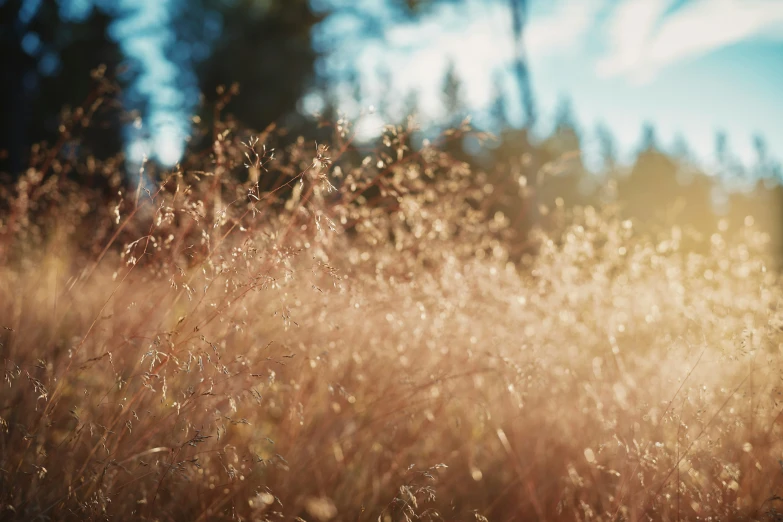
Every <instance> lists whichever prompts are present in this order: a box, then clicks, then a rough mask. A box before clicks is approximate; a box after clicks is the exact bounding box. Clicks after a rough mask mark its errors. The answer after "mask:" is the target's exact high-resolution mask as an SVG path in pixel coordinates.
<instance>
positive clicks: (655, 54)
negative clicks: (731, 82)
mask: <svg viewBox="0 0 783 522" xmlns="http://www.w3.org/2000/svg"><path fill="white" fill-rule="evenodd" d="M669 3H670V2H669V1H668V0H625V2H623V3H622V4H621V5H620V6H619V7H618V8H617V9H615V11H614V13H613V15H612V17H611V19H610V21H609V42H608V43H609V49H608V54H607V55H606V56H605V57H604V58H602V59H601V60H599V62H598V64H597V72H598V74H599V75H601V76H604V77H611V76H625V77H627V78H629V79H630V80H632V81H634V82H637V83H643V82H646V81H648V80H651V79H652V78H653V77H654V76H655V75H656V74H657V73H658V72H659V71H660V70H661V69H663V68H665V67H667V66H669V65H672V64H674V63H676V62H679V61H682V60H686V59H690V58H695V57H698V56H702V55H704V54H707V53H709V52H711V51H714V50H717V49H720V48H722V47H726V46H728V45H731V44H734V43H737V42H741V41H744V40H747V39H749V38H753V37H757V36H771V37H776V38H779V39H783V2H781V1H780V0H692V1H691V2H689V3H688V4H686V5H685V6H683V7H681V8H679V9H677V10H676V11H674V12H673V13H671V14H668V15H665V12H666V9H667V7H668V4H669Z"/></svg>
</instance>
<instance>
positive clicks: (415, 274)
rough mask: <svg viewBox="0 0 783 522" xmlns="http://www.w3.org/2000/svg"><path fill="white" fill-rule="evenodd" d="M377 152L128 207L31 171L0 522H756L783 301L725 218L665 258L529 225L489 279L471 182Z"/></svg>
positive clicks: (654, 246)
mask: <svg viewBox="0 0 783 522" xmlns="http://www.w3.org/2000/svg"><path fill="white" fill-rule="evenodd" d="M339 130H340V129H338V131H339ZM343 130H344V129H343ZM464 130H465V129H463V130H459V131H457V132H458V133H459V132H463V131H464ZM404 133H405V130H404V129H389V130H388V132H387V134H386V137H385V142H384V143H383V144H382V145H380V147H379V149H377V150H375V151H373V152H371V153H368V155H367V156H366V159H365V160H364V161H361V159H360V160H359V161H351V162H349V161H348V159H346V157H344V155H345V151H346V150H347V149H348V146H349V143H350V141H349V138H348V137H347V136H348V135H349V134H346V133H345V132H343V133H342V136H341V134H340V132H338V133H337V137H336V138H335V142H334V143H332V145H331V147H330V148H327V147H324V146H319V147H318V148H316V147H315V146H314V145H313V144H312V143H304V142H302V143H299V144H295V145H294V146H292V147H290V148H289V149H287V150H285V151H283V152H281V159H274V158H273V157H272V156H273V153H272V151H271V150H268V149H266V148H265V147H264V146H263V143H264V140H263V138H264V137H263V136H262V140H261V141H260V142H256V141H255V140H249V139H248V138H247V137H246V136H244V137H242V136H241V135H239V134H238V133H237V135H238V136H240V137H235V135H234V134H232V133H228V132H226V133H221V134H220V135H219V136H218V139H217V141H216V142H215V145H214V147H213V149H212V151H211V156H210V158H208V159H205V158H191V160H190V162H189V163H188V162H184V163H183V166H182V168H180V169H177V170H175V171H174V172H173V173H168V174H165V175H163V176H161V178H160V179H162V181H161V182H157V181H156V182H152V181H151V178H152V177H153V176H152V174H149V175H145V172H142V179H143V180H146V182H142V183H139V185H138V188H137V189H136V188H131V189H128V190H127V191H126V190H125V189H124V188H122V186H121V185H120V184H118V183H117V181H116V176H117V174H116V172H117V169H118V168H119V167H117V166H116V165H112V164H111V163H101V164H97V165H95V164H93V165H92V166H90V165H88V166H87V167H85V168H87V169H88V170H89V169H92V170H91V171H90V172H92V174H91V175H93V176H95V177H97V178H101V179H106V180H108V182H109V183H110V184H111V183H114V184H115V185H116V187H115V189H114V192H113V196H112V199H111V201H108V202H107V201H106V200H105V198H99V197H97V196H94V195H93V193H91V192H89V190H87V189H85V188H84V186H83V185H79V184H75V183H74V182H72V181H68V178H67V177H63V176H58V175H56V172H58V170H57V169H58V168H63V167H62V165H60V164H59V163H58V162H57V160H54V162H53V163H54V164H53V166H52V172H54V173H55V174H53V175H50V176H44V177H43V178H42V177H40V176H37V175H36V174H35V172H33V171H31V173H30V174H28V175H27V176H25V177H23V178H22V179H21V180H20V181H19V182H18V185H17V187H16V188H15V189H14V191H13V193H9V194H7V195H6V201H7V206H6V208H5V211H4V214H3V216H2V220H0V227H1V228H2V238H0V241H2V252H1V253H2V264H0V327H2V329H0V354H2V364H3V373H4V375H3V381H2V387H1V388H0V390H1V391H0V518H1V519H3V520H66V519H67V520H160V521H165V520H192V521H196V520H245V521H251V520H258V521H261V520H270V521H274V520H306V521H328V520H335V521H337V520H345V521H358V520H372V521H375V520H380V521H383V522H386V521H388V522H391V521H411V520H445V521H456V520H464V521H468V520H491V521H512V520H550V521H551V520H585V521H588V520H590V521H599V520H601V521H610V520H615V521H643V520H667V521H674V520H714V521H719V520H746V519H749V520H751V519H752V520H779V519H783V515H778V514H777V512H776V508H778V507H781V508H783V506H780V503H779V502H778V498H777V497H776V495H777V494H781V495H783V470H782V469H781V459H783V437H782V435H783V419H781V412H783V405H782V404H780V400H779V399H780V398H781V397H782V395H781V391H783V387H781V376H782V375H783V373H781V369H782V368H781V363H783V310H781V308H780V304H781V298H782V297H783V292H782V291H781V288H780V280H779V277H778V275H777V274H776V273H775V271H774V270H773V268H772V267H773V265H772V263H771V261H770V260H768V259H767V257H766V255H765V253H764V246H763V245H764V239H765V238H764V237H763V234H761V233H760V232H757V231H756V230H755V229H754V227H753V226H752V221H751V220H748V221H747V223H746V226H744V227H741V231H740V233H739V234H738V235H736V234H735V235H730V234H729V233H728V232H724V231H721V230H716V231H715V234H714V235H712V237H707V238H704V242H705V245H706V247H705V249H704V250H703V251H702V252H701V253H694V252H687V251H684V250H683V249H681V248H680V241H681V239H682V236H683V234H684V233H685V231H682V230H680V229H679V228H677V227H676V226H675V227H671V228H670V229H668V230H667V231H666V233H665V234H663V235H660V236H657V237H654V238H652V237H648V236H645V235H642V234H640V233H637V232H635V230H634V226H633V223H631V222H628V221H623V220H622V219H620V218H618V217H617V214H616V212H615V211H614V210H613V209H611V208H591V207H588V208H580V209H570V210H566V209H564V208H559V207H556V208H552V209H551V212H552V213H553V215H555V216H556V217H557V218H558V219H557V220H556V221H557V222H558V223H560V224H559V225H558V226H557V227H552V228H550V229H549V230H548V231H547V232H543V231H539V232H536V233H535V234H534V239H535V245H536V254H535V255H533V256H527V257H525V258H524V259H522V260H519V259H511V258H510V256H509V251H510V250H511V247H512V245H509V237H510V236H509V235H508V234H507V233H506V232H507V225H508V220H507V218H506V217H505V216H504V215H503V214H501V213H495V212H493V211H492V210H491V208H490V206H489V205H488V204H485V203H486V200H487V195H488V194H490V193H491V189H490V188H489V186H488V183H487V181H486V178H485V177H484V176H483V175H482V174H481V173H476V172H470V170H469V169H467V168H466V167H465V166H464V165H461V164H459V163H455V162H453V161H452V160H451V159H450V158H449V157H448V156H447V155H445V154H443V153H441V152H438V150H437V148H436V147H435V146H434V145H433V146H429V145H426V146H425V147H424V148H423V149H422V150H418V151H410V150H407V148H406V147H405V143H406V142H405V140H404V139H403V138H404ZM448 138H449V135H446V136H445V137H444V139H448ZM88 163H89V162H88ZM243 164H244V165H243ZM235 172H243V173H244V174H243V176H237V175H235ZM520 190H522V188H520ZM525 190H531V191H532V190H534V188H531V187H528V188H525Z"/></svg>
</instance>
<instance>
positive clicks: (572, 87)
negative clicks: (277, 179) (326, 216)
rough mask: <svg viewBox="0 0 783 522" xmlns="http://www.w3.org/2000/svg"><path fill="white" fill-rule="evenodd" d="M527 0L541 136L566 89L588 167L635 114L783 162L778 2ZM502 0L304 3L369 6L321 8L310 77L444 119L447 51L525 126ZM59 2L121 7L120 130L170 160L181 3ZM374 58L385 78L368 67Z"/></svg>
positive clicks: (355, 105)
mask: <svg viewBox="0 0 783 522" xmlns="http://www.w3.org/2000/svg"><path fill="white" fill-rule="evenodd" d="M3 1H4V0H0V3H2V2H3ZM259 1H261V0H259ZM529 2H530V15H529V21H528V25H527V29H526V32H525V42H524V45H525V50H526V53H527V55H528V57H529V62H530V69H531V77H532V84H533V89H534V93H535V96H536V101H537V105H538V111H539V115H540V117H539V125H538V128H537V130H538V131H539V132H540V133H541V134H544V133H546V132H547V131H548V130H549V129H550V128H551V125H552V122H553V117H554V115H555V112H556V110H557V107H558V105H559V104H560V102H561V101H562V100H563V99H564V97H567V98H569V99H570V100H571V102H572V103H571V105H572V107H573V110H574V112H575V117H576V121H577V123H578V124H579V126H580V128H581V130H582V136H583V144H584V148H585V154H586V156H587V159H588V162H589V161H590V160H591V155H592V156H595V155H597V144H596V143H595V139H594V135H595V133H594V130H595V128H596V125H597V124H599V123H601V124H604V125H606V126H607V127H608V128H609V129H610V130H611V131H612V132H613V133H614V135H615V137H616V140H617V142H618V144H619V147H620V151H621V153H623V155H624V156H625V157H626V158H630V157H631V156H632V154H633V152H634V151H635V149H636V147H637V146H638V144H639V141H640V136H641V128H642V125H643V124H644V123H646V122H649V123H652V124H654V125H655V128H656V131H657V137H658V140H659V143H660V144H661V145H662V146H664V147H666V146H670V145H672V144H673V143H674V141H675V138H676V137H677V136H681V137H682V138H684V139H685V140H686V142H687V143H688V144H689V145H690V147H691V150H692V153H693V155H694V159H695V160H697V161H698V162H699V163H700V164H701V165H702V166H706V167H709V166H710V164H712V163H714V154H713V152H714V143H715V134H716V132H717V131H719V130H720V131H724V132H725V133H726V134H727V136H728V142H729V148H730V151H731V152H732V153H733V154H734V155H735V156H736V157H737V158H738V159H740V160H741V161H743V162H744V163H745V164H746V165H752V164H753V162H754V160H755V153H754V149H753V146H752V139H753V136H754V135H756V134H759V135H762V136H763V137H764V138H765V139H766V141H767V144H768V149H769V151H770V154H771V155H772V156H773V157H775V158H777V159H783V0H529ZM508 3H509V2H508V0H459V1H453V2H442V3H440V4H437V7H436V8H435V9H434V10H433V11H432V12H431V13H430V14H425V15H424V16H423V17H422V18H417V19H415V20H414V21H410V22H404V21H402V22H401V21H400V20H399V17H396V16H394V11H393V9H392V8H391V6H390V3H389V2H388V0H311V4H312V6H313V8H314V9H316V10H317V9H319V8H325V9H327V10H328V9H329V8H335V7H337V8H338V9H337V10H336V11H335V12H338V13H342V12H343V11H341V10H340V9H339V8H340V7H350V8H351V9H352V10H354V11H355V12H358V13H362V12H363V13H365V15H367V16H365V20H362V19H361V18H360V17H355V18H354V19H351V17H350V16H345V15H332V16H329V17H328V18H327V21H326V22H324V23H323V24H320V25H319V26H317V27H316V29H315V31H314V34H313V37H314V42H315V45H316V47H317V48H318V50H319V51H321V52H323V53H324V58H323V59H322V60H321V61H320V63H319V72H320V73H322V74H324V75H325V76H326V77H327V78H332V79H335V78H341V77H343V78H344V76H342V74H343V73H344V72H345V70H347V69H349V68H356V69H358V71H359V73H360V79H361V83H362V94H363V96H362V99H361V100H356V99H355V96H354V91H353V90H352V89H351V88H345V89H344V90H342V92H341V96H340V97H339V101H340V108H341V109H342V110H344V111H345V112H346V113H347V114H348V115H349V116H351V115H357V114H358V113H359V112H360V111H361V110H362V109H365V110H366V109H367V107H369V106H370V105H380V103H381V102H382V101H383V100H384V99H386V100H388V101H390V107H389V109H390V111H389V112H390V113H392V115H394V113H395V111H396V112H397V113H398V114H397V115H401V114H400V113H401V112H402V110H403V106H404V103H405V99H406V95H407V94H408V93H409V92H411V91H416V92H417V93H418V95H419V103H420V112H421V114H420V119H421V120H422V121H425V122H426V121H440V120H443V119H444V117H445V116H446V115H445V114H444V113H443V112H444V111H443V106H442V99H441V86H442V81H443V75H444V72H445V70H446V67H447V65H448V63H449V61H450V60H453V61H454V62H455V65H456V68H457V72H458V74H459V75H460V76H461V78H462V80H463V82H464V89H465V97H466V102H467V104H468V105H469V110H470V111H471V113H472V114H473V115H474V118H475V120H476V121H477V122H479V123H481V121H482V118H484V119H486V114H487V109H488V108H489V106H490V104H491V103H492V100H493V98H494V97H495V96H496V95H497V93H498V92H499V91H500V92H503V93H505V94H506V97H507V98H508V100H510V102H509V111H510V117H511V121H512V122H516V123H521V122H522V117H521V107H520V106H519V104H518V103H516V104H515V103H513V102H514V101H518V97H519V96H518V90H517V88H516V87H515V84H514V78H513V76H512V75H511V74H510V72H509V64H510V63H511V58H512V55H513V45H514V44H513V38H512V34H511V18H510V12H509V10H508ZM58 4H59V6H60V10H61V14H62V15H63V16H64V17H66V18H69V19H82V18H84V17H85V16H86V15H87V14H88V13H89V12H90V10H91V8H92V6H93V5H96V4H97V5H100V6H102V7H103V9H104V10H106V11H108V12H110V13H112V14H118V13H120V12H122V16H119V17H118V18H117V19H116V20H115V21H114V23H113V24H112V26H111V29H110V36H111V37H112V38H113V39H115V40H116V41H117V42H118V43H120V45H121V47H122V49H123V51H124V52H125V53H126V55H127V56H128V57H129V58H132V59H134V60H136V61H137V62H138V63H139V67H140V71H141V77H140V79H139V81H138V82H137V83H136V85H134V87H133V89H132V92H133V93H134V95H135V96H137V97H140V98H144V99H145V100H146V101H147V102H148V104H149V105H148V107H149V109H150V110H149V112H148V113H147V114H146V115H145V118H144V128H143V130H146V131H147V132H150V133H151V138H150V139H143V138H141V134H138V135H134V137H130V140H131V141H130V143H129V153H130V156H131V158H133V160H134V161H138V160H139V159H140V158H141V156H142V155H149V156H155V157H157V158H158V159H159V160H160V161H162V162H163V163H166V164H173V163H174V162H176V161H177V160H178V159H179V157H180V156H181V154H182V152H183V150H184V139H185V136H186V134H187V132H188V130H189V123H188V119H189V116H190V112H191V111H192V109H193V107H194V105H195V103H196V101H197V97H198V96H197V94H198V93H197V87H196V79H195V76H194V74H193V71H192V67H190V66H191V65H192V63H191V62H192V61H194V60H197V58H198V57H196V56H195V55H194V57H193V59H192V60H190V61H186V63H184V64H182V63H180V64H176V65H175V64H174V63H173V62H172V61H171V60H170V59H169V57H167V56H166V55H165V53H164V48H165V47H166V45H168V44H170V43H171V42H172V38H174V34H173V32H172V31H171V28H170V27H169V24H170V21H171V20H172V19H173V17H175V16H177V13H178V10H179V9H183V8H186V7H187V0H58ZM40 5H41V0H25V2H24V6H25V9H23V12H22V13H20V19H21V17H22V16H27V15H29V16H30V17H32V16H34V15H35V13H36V12H37V10H38V8H39V7H40ZM25 13H26V14H25ZM373 17H374V20H375V22H374V23H375V25H373V26H372V27H374V28H376V29H377V27H376V26H378V27H380V29H379V30H380V31H382V32H383V35H382V36H383V38H375V39H367V38H366V37H362V36H361V34H360V33H361V30H360V29H357V27H360V26H361V24H362V23H363V22H366V20H368V19H370V18H373ZM212 25H214V27H212V26H210V27H212V29H210V31H208V33H209V34H207V33H205V37H204V38H203V39H201V40H199V41H197V42H190V44H196V45H195V47H194V49H196V47H199V46H200V47H201V48H203V49H201V48H199V49H196V50H198V51H199V56H201V57H202V58H203V56H205V54H206V53H208V52H209V45H210V44H211V43H212V42H213V41H214V39H215V38H219V37H220V36H219V34H220V27H219V22H218V25H215V24H212ZM376 36H378V35H376ZM331 37H334V38H331ZM28 43H29V42H28ZM33 43H34V42H33ZM179 45H180V46H182V42H180V43H179ZM191 47H193V45H191ZM194 52H195V51H194ZM183 67H184V69H186V70H184V69H183ZM382 69H386V70H387V71H388V73H389V77H388V78H386V77H384V76H383V75H381V74H379V71H381V70H382ZM315 98H317V97H316V96H311V97H310V98H309V99H306V100H304V103H303V104H302V106H303V108H304V109H305V110H313V109H314V108H317V106H318V103H317V99H315ZM311 102H315V103H311ZM383 123H385V122H382V121H380V120H379V119H378V117H377V116H375V117H372V116H370V117H365V118H364V119H363V124H362V127H361V129H362V130H363V132H365V133H366V134H368V135H369V134H372V133H373V132H374V131H378V130H380V129H381V128H382V124H383ZM132 130H133V129H132ZM134 132H135V131H134Z"/></svg>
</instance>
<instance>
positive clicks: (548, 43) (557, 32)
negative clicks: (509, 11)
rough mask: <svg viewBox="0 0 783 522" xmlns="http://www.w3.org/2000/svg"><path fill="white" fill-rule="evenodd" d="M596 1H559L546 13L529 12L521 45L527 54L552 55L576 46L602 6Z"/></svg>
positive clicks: (572, 49)
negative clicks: (528, 19)
mask: <svg viewBox="0 0 783 522" xmlns="http://www.w3.org/2000/svg"><path fill="white" fill-rule="evenodd" d="M603 4H604V2H603V1H600V0H576V1H571V0H562V1H560V2H555V3H554V9H552V10H551V11H549V12H546V13H541V14H540V15H538V14H536V12H535V10H533V12H532V13H531V16H530V21H529V24H528V26H527V28H526V34H525V45H526V47H527V50H528V52H529V53H530V54H535V55H537V56H538V55H554V54H560V53H568V52H571V51H574V50H577V49H580V48H581V46H582V45H583V44H584V42H585V40H586V39H587V32H588V31H589V30H590V29H591V28H592V27H593V25H594V24H595V19H596V16H597V15H598V12H599V11H600V10H601V8H602V7H603Z"/></svg>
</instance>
